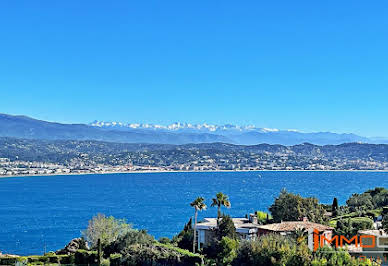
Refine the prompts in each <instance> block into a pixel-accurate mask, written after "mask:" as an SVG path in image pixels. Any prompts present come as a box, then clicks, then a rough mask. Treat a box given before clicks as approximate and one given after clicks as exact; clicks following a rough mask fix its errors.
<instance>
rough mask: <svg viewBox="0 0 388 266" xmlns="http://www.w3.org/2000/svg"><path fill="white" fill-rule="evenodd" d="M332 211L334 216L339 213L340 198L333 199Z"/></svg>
mask: <svg viewBox="0 0 388 266" xmlns="http://www.w3.org/2000/svg"><path fill="white" fill-rule="evenodd" d="M331 213H332V216H333V217H336V216H337V215H338V200H337V198H334V199H333V204H332V205H331Z"/></svg>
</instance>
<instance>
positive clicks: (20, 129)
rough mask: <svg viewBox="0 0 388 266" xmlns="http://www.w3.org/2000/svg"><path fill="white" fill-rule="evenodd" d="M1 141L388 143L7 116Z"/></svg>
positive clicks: (0, 125)
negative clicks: (76, 122)
mask: <svg viewBox="0 0 388 266" xmlns="http://www.w3.org/2000/svg"><path fill="white" fill-rule="evenodd" d="M0 137H13V138H23V139H45V140H99V141H108V142H121V143H155V144H189V143H214V142H222V143H230V144H242V145H256V144H261V143H267V144H281V145H296V144H301V143H305V142H308V143H311V144H317V145H327V144H341V143H347V142H364V143H388V141H387V140H385V139H371V138H365V137H360V136H357V135H354V134H338V133H331V132H317V133H303V132H299V131H295V130H278V129H270V128H259V127H255V126H236V125H221V126H219V125H210V124H200V125H194V124H189V123H174V124H171V125H166V126H163V125H152V124H125V123H119V122H98V121H95V122H93V123H91V124H89V125H85V124H61V123H54V122H47V121H42V120H37V119H33V118H30V117H26V116H13V115H7V114H0Z"/></svg>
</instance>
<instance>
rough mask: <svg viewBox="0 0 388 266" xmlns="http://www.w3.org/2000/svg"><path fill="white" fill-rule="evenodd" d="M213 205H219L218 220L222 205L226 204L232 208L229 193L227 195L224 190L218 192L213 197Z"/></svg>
mask: <svg viewBox="0 0 388 266" xmlns="http://www.w3.org/2000/svg"><path fill="white" fill-rule="evenodd" d="M211 206H212V207H214V206H217V208H218V210H217V221H218V220H219V219H220V217H221V206H225V207H226V208H230V206H231V204H230V201H229V197H228V195H225V194H224V193H222V192H218V193H217V195H216V197H215V198H213V203H212V205H211Z"/></svg>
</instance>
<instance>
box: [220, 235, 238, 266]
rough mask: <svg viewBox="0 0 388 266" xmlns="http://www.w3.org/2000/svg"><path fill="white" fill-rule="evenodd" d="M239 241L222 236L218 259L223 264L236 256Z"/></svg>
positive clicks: (228, 262) (230, 261)
mask: <svg viewBox="0 0 388 266" xmlns="http://www.w3.org/2000/svg"><path fill="white" fill-rule="evenodd" d="M238 244H239V242H238V241H237V240H235V239H232V238H229V237H227V236H224V237H223V238H222V239H221V241H220V243H219V253H218V257H219V258H218V260H219V261H220V262H221V263H222V264H223V265H230V264H231V263H232V261H233V260H234V259H235V258H236V256H237V248H238Z"/></svg>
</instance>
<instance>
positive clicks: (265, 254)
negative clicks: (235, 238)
mask: <svg viewBox="0 0 388 266" xmlns="http://www.w3.org/2000/svg"><path fill="white" fill-rule="evenodd" d="M310 261H311V251H310V250H309V249H308V247H307V245H305V244H304V243H301V244H299V245H297V244H296V242H295V241H294V240H292V239H291V238H289V237H284V236H280V235H265V236H261V237H260V238H258V239H256V240H251V241H242V242H241V244H240V246H239V249H238V252H237V257H236V258H235V259H234V261H233V262H232V264H233V265H265V266H266V265H289V266H293V265H295V266H302V265H309V264H310Z"/></svg>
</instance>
